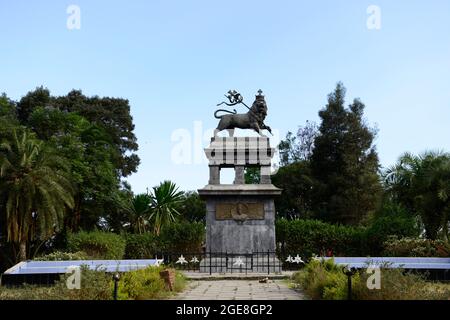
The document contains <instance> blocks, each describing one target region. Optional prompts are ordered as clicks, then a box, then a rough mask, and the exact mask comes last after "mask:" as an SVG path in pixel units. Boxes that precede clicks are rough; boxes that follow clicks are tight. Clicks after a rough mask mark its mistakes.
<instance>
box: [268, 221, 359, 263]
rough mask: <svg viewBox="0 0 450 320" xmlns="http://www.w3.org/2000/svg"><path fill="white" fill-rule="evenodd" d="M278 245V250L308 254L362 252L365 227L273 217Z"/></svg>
mask: <svg viewBox="0 0 450 320" xmlns="http://www.w3.org/2000/svg"><path fill="white" fill-rule="evenodd" d="M275 227H276V237H277V241H278V243H279V246H278V249H279V250H280V251H281V253H282V254H300V256H302V257H306V258H308V257H311V256H313V255H314V254H317V255H321V254H326V253H327V252H331V253H332V254H333V255H334V256H358V255H362V254H364V252H365V247H364V243H365V241H364V240H365V229H364V228H362V227H350V226H340V225H333V224H329V223H325V222H322V221H318V220H286V219H279V220H277V221H276V226H275Z"/></svg>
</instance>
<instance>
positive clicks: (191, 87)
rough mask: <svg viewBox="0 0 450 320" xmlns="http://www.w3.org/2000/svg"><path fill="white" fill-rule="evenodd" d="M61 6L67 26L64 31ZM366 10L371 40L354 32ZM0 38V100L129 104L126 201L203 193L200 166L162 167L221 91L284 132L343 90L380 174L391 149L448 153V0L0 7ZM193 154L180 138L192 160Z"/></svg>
mask: <svg viewBox="0 0 450 320" xmlns="http://www.w3.org/2000/svg"><path fill="white" fill-rule="evenodd" d="M71 4H75V5H78V6H79V8H80V9H81V29H79V30H69V29H68V28H67V27H66V21H67V18H68V16H69V15H68V14H67V13H66V9H67V7H68V6H69V5H71ZM372 4H373V5H378V6H379V8H380V9H381V29H380V30H369V29H368V28H367V26H366V21H367V19H368V17H369V15H368V14H367V12H366V10H367V7H368V6H369V5H372ZM0 39H1V50H0V67H1V68H0V75H1V77H0V92H1V91H4V92H6V93H7V95H8V96H10V97H11V98H13V99H19V98H20V97H21V96H23V95H24V94H26V92H27V91H29V90H32V89H34V88H35V87H36V86H39V85H44V86H46V87H48V88H49V89H50V91H51V92H52V94H54V95H63V94H66V93H67V92H68V91H70V90H71V89H72V88H75V89H82V90H83V92H84V93H85V94H87V95H100V96H115V97H124V98H127V99H129V100H130V104H131V112H132V115H133V117H134V121H135V124H136V130H135V133H136V135H137V137H138V143H139V145H140V149H139V152H138V154H139V156H140V157H141V160H142V163H141V165H140V167H139V170H138V173H136V174H133V175H132V176H131V177H130V178H129V179H128V181H129V182H130V183H131V184H132V186H133V189H134V190H135V191H137V192H141V191H145V189H146V187H152V186H154V185H156V184H157V183H159V182H160V181H162V180H164V179H171V180H173V181H175V182H176V183H177V184H179V185H180V186H181V188H183V189H197V188H201V187H203V186H204V185H205V184H206V183H207V179H208V169H207V165H206V164H205V163H198V161H195V159H192V162H193V163H191V164H175V163H173V161H172V159H171V152H172V150H173V147H174V145H175V144H176V142H173V141H171V135H172V134H173V132H174V131H175V130H177V129H180V128H185V129H186V130H188V131H189V132H190V133H191V134H192V135H194V121H202V127H203V129H207V128H213V127H214V126H215V125H216V121H217V120H215V119H214V118H213V116H212V114H213V111H214V110H215V104H216V103H218V102H219V101H220V100H221V98H222V95H223V94H224V93H225V92H226V91H227V90H228V89H231V88H235V89H237V90H239V91H240V92H241V93H242V94H243V96H244V97H245V98H246V101H248V102H250V103H251V101H252V99H253V95H254V94H255V93H256V90H258V89H259V88H261V89H262V90H263V91H264V93H265V94H266V100H267V102H268V106H269V115H268V118H267V123H268V124H269V125H270V126H271V127H272V128H274V129H277V130H278V131H279V132H280V135H281V136H284V135H285V133H286V132H287V131H288V130H295V129H296V128H297V126H298V125H300V124H303V123H304V122H305V121H306V120H307V119H309V120H313V121H318V116H317V112H318V111H319V109H320V108H322V107H323V106H324V104H325V103H326V96H327V94H328V93H329V92H330V91H332V90H333V88H334V86H335V83H336V82H337V81H343V82H344V85H345V86H346V87H347V89H348V90H347V94H348V95H347V97H348V102H350V100H351V99H353V98H354V97H360V98H361V99H362V101H363V102H364V103H365V104H366V117H367V120H368V122H369V123H370V124H372V125H373V124H376V125H377V126H378V128H379V135H378V138H377V140H376V144H377V149H378V152H379V155H380V160H381V163H382V165H383V166H387V165H390V164H392V163H394V162H395V161H396V159H397V158H398V156H399V155H400V154H401V153H403V152H404V151H411V152H414V153H418V152H421V151H424V150H426V149H443V150H447V151H450V125H449V119H450V105H449V104H450V1H448V0H441V1H439V0H432V1H414V0H408V1H407V0H403V1H400V0H397V1H391V0H386V1H385V0H383V1H381V0H371V1H365V0H354V1H335V0H334V1H332V0H330V1H312V0H311V1H298V0H297V1H294V0H293V1H261V0H258V1H220V2H219V1H211V0H209V1H181V0H180V1H154V0H153V1H148V0H147V1H136V0H133V1H111V0H109V1H94V0H89V1H87V0H86V1H81V0H72V1H56V0H55V1H43V0H41V1H24V0H18V1H6V0H0ZM242 111H243V110H242ZM205 143H206V142H204V144H205ZM201 147H202V146H201V144H199V143H195V142H193V145H192V153H193V154H194V153H198V151H199V150H200V149H201ZM200 152H201V150H200ZM192 158H194V156H193V157H192Z"/></svg>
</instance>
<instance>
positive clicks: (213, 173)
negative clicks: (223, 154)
mask: <svg viewBox="0 0 450 320" xmlns="http://www.w3.org/2000/svg"><path fill="white" fill-rule="evenodd" d="M208 183H209V184H220V167H219V166H212V165H210V166H209V182H208Z"/></svg>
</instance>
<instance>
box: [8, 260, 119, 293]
mask: <svg viewBox="0 0 450 320" xmlns="http://www.w3.org/2000/svg"><path fill="white" fill-rule="evenodd" d="M69 276H70V274H65V275H62V276H61V279H60V280H59V281H57V282H56V284H55V285H53V286H50V287H40V286H34V285H24V286H22V287H19V288H5V287H0V300H111V299H112V298H113V296H112V292H113V291H112V289H111V283H112V278H111V275H110V274H107V273H105V272H103V271H99V270H89V269H88V268H87V267H85V266H82V267H81V285H80V289H73V290H71V289H68V288H67V283H66V281H67V278H68V277H69Z"/></svg>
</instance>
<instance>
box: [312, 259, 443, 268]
mask: <svg viewBox="0 0 450 320" xmlns="http://www.w3.org/2000/svg"><path fill="white" fill-rule="evenodd" d="M321 259H324V260H329V259H334V262H335V263H336V264H338V265H347V266H349V267H350V268H358V269H360V268H367V267H368V265H375V266H382V267H386V268H403V269H439V270H450V258H415V257H372V258H369V257H335V258H330V257H324V258H321Z"/></svg>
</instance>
